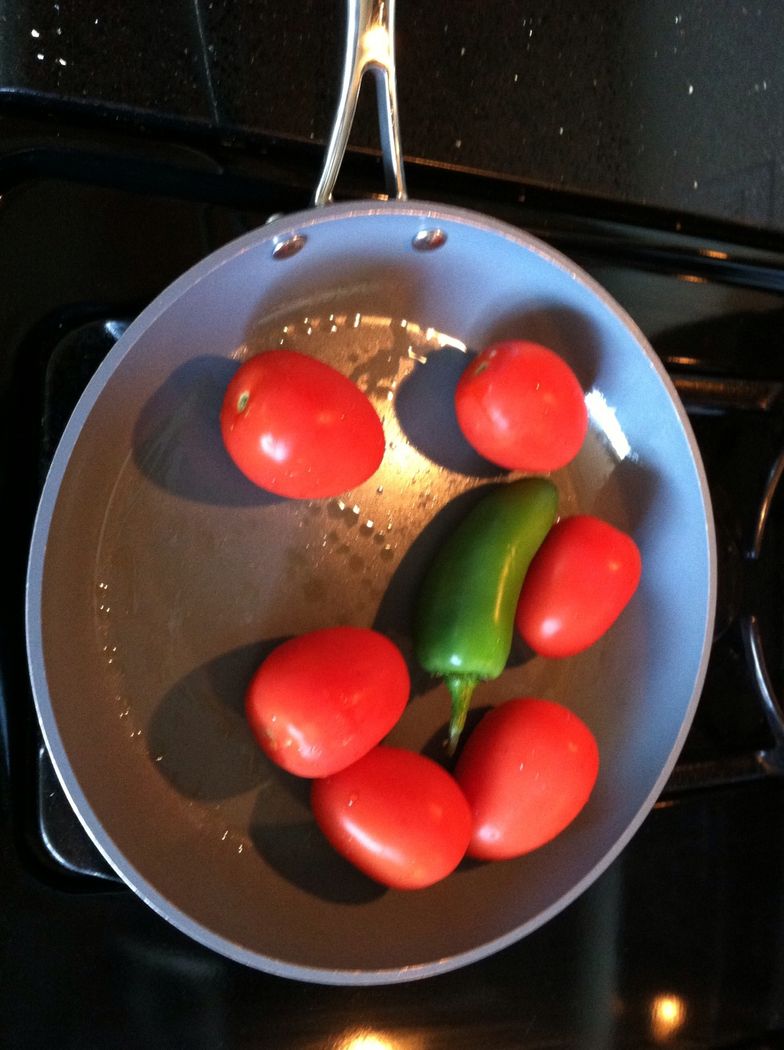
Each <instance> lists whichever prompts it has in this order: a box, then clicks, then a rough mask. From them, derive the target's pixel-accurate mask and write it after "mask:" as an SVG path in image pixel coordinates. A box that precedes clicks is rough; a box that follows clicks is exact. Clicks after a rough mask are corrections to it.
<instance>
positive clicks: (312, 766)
mask: <svg viewBox="0 0 784 1050" xmlns="http://www.w3.org/2000/svg"><path fill="white" fill-rule="evenodd" d="M409 689H410V681H409V675H408V667H407V666H406V662H405V660H404V659H403V656H402V655H401V653H400V650H399V649H398V648H397V646H396V645H395V644H394V643H393V642H391V641H390V640H389V639H388V638H386V637H385V636H384V635H382V634H379V633H378V632H377V631H373V630H371V629H370V628H368V627H326V628H323V629H321V630H317V631H311V632H310V633H308V634H302V635H299V636H297V637H295V638H290V639H288V640H287V641H285V642H282V643H281V644H280V645H278V646H277V647H276V648H275V649H273V650H272V652H271V653H270V654H269V656H268V657H267V658H266V659H265V660H264V661H263V662H262V664H261V666H260V667H259V669H258V670H257V671H256V673H255V675H254V676H253V678H252V680H251V683H250V685H249V687H248V690H247V693H246V697H245V713H246V715H247V719H248V723H249V724H250V728H251V730H252V731H253V735H254V736H255V737H256V740H257V741H258V744H259V746H260V747H261V749H262V751H263V752H264V753H265V754H266V755H267V756H268V757H269V758H270V759H272V761H273V762H275V763H276V764H277V765H279V766H282V768H283V769H285V770H288V772H289V773H295V774H296V775H297V776H301V777H326V776H329V775H330V774H332V773H337V772H338V771H339V770H341V769H344V768H345V767H346V766H349V765H351V763H352V762H356V761H357V759H358V758H361V757H362V755H364V754H366V752H368V751H369V750H370V749H371V748H372V747H375V746H376V744H378V743H379V741H380V740H382V739H383V737H385V736H386V734H387V733H388V732H389V731H390V729H392V727H393V726H394V725H395V723H396V722H397V721H398V719H399V718H400V716H401V714H402V713H403V710H404V708H405V706H406V703H407V701H408V694H409Z"/></svg>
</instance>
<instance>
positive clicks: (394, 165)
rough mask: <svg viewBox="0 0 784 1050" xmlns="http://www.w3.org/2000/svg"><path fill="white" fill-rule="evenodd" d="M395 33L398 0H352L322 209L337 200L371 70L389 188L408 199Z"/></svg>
mask: <svg viewBox="0 0 784 1050" xmlns="http://www.w3.org/2000/svg"><path fill="white" fill-rule="evenodd" d="M394 34H395V0H348V2H347V26H346V57H345V61H344V65H343V81H342V84H341V87H340V96H339V99H338V105H337V110H336V112H335V120H334V123H333V125H332V134H331V135H330V140H329V145H328V146H327V153H326V156H325V158H324V167H323V170H322V172H321V178H320V179H319V183H318V186H317V187H316V192H315V194H314V196H313V204H314V206H315V207H317V208H320V207H322V206H323V205H325V204H329V202H330V201H331V200H332V191H333V189H334V188H335V182H336V181H337V177H338V172H339V171H340V165H341V164H342V163H343V157H344V156H345V153H346V147H347V146H348V139H349V134H350V133H351V125H352V124H353V122H354V114H355V113H356V109H357V99H358V98H359V89H360V87H361V85H362V80H363V78H364V76H365V73H367V72H368V71H370V72H372V73H373V75H374V76H375V79H376V91H377V95H378V121H379V128H380V130H381V152H382V156H383V160H384V171H385V174H386V179H387V186H388V188H389V190H390V193H391V194H392V195H394V196H395V197H397V199H398V200H405V199H406V197H407V194H406V180H405V173H404V171H403V150H402V146H401V142H400V122H399V119H398V108H397V78H396V74H395V46H394Z"/></svg>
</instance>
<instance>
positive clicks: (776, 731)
mask: <svg viewBox="0 0 784 1050" xmlns="http://www.w3.org/2000/svg"><path fill="white" fill-rule="evenodd" d="M782 477H784V452H782V453H781V454H780V455H779V457H778V459H777V460H776V461H775V463H774V464H773V467H772V469H771V471H770V474H769V475H768V480H767V484H766V485H765V492H764V494H763V497H762V502H761V503H760V508H759V513H758V515H757V522H756V526H755V529H754V539H753V542H752V546H751V549H750V551H749V552H748V557H749V558H750V559H751V560H752V561H757V560H758V559H759V557H760V555H761V553H762V544H763V540H764V538H765V529H766V527H767V524H768V518H769V517H770V509H771V505H772V503H773V499H774V497H775V495H776V491H777V489H778V486H779V483H780V481H781V479H782ZM742 626H743V634H744V638H745V641H746V646H747V649H748V652H749V655H750V657H751V664H752V667H753V669H754V677H755V679H756V682H757V687H758V689H759V692H760V696H761V697H762V702H763V709H764V711H765V717H766V719H767V721H768V725H769V726H770V730H771V732H772V733H773V737H774V740H775V742H776V748H775V756H773V755H771V756H770V757H771V758H772V759H774V762H775V765H776V766H777V771H778V772H782V773H784V708H782V704H781V700H780V699H779V698H778V696H777V695H776V691H775V689H774V686H773V680H772V679H771V676H770V672H769V671H768V665H767V661H766V660H765V653H764V649H763V645H762V634H761V632H760V626H759V618H758V617H757V616H756V614H754V613H751V614H749V615H748V616H746V617H745V618H744V620H743V624H742Z"/></svg>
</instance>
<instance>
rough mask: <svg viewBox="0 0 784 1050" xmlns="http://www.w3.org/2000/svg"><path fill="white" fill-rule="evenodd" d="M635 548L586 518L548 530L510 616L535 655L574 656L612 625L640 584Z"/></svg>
mask: <svg viewBox="0 0 784 1050" xmlns="http://www.w3.org/2000/svg"><path fill="white" fill-rule="evenodd" d="M641 571H642V560H641V558H640V552H639V549H638V548H637V544H636V543H635V542H634V540H633V539H632V538H631V536H629V535H627V533H625V532H622V531H621V530H620V529H617V528H615V526H614V525H610V524H609V523H608V522H606V521H602V520H601V519H600V518H595V517H592V516H591V515H589V514H577V515H575V516H574V517H571V518H563V519H562V520H561V521H559V522H556V524H555V525H554V526H553V527H552V529H551V530H550V532H549V533H548V535H547V537H546V538H545V541H544V543H543V544H542V546H541V547H540V548H539V550H538V551H537V552H536V555H535V556H534V559H533V561H532V562H531V565H530V567H529V569H528V574H527V575H526V578H525V581H524V583H523V588H522V591H521V592H520V599H519V601H518V604H517V612H516V614H515V624H516V626H517V629H518V631H519V632H520V634H521V636H522V638H523V640H524V641H525V642H526V644H527V645H529V646H530V647H531V649H533V650H534V652H536V653H539V655H540V656H552V657H559V656H573V655H574V654H575V653H579V652H582V651H583V650H584V649H587V648H588V646H590V645H593V643H594V642H595V641H597V640H598V639H599V638H601V636H602V635H603V634H604V633H605V632H606V631H607V630H608V629H609V628H610V627H611V626H612V624H613V623H615V621H616V620H617V618H618V617H619V616H620V614H621V612H622V611H623V609H624V608H625V607H626V605H627V604H628V602H629V600H630V599H631V597H632V595H633V594H634V592H635V590H636V589H637V584H638V583H639V582H640V574H641Z"/></svg>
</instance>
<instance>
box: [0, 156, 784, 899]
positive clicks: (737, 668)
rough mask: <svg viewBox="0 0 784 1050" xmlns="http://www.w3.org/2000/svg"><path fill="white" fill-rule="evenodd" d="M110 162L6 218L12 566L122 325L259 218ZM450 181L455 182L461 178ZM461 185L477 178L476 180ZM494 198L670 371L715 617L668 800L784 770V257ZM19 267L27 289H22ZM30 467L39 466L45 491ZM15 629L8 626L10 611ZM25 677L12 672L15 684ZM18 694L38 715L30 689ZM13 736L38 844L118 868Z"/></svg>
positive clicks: (39, 750)
mask: <svg viewBox="0 0 784 1050" xmlns="http://www.w3.org/2000/svg"><path fill="white" fill-rule="evenodd" d="M103 164H104V166H103V167H102V168H101V169H100V171H101V173H102V182H104V183H111V181H112V179H111V178H110V177H109V176H111V175H112V173H114V175H115V176H116V180H115V185H101V184H97V183H96V182H95V181H91V176H92V175H94V172H95V167H94V160H93V162H92V166H91V163H87V162H86V163H85V166H84V169H83V171H82V178H83V180H84V181H81V182H75V181H65V180H62V179H59V178H57V177H55V174H53V173H52V172H51V171H49V170H47V171H46V172H45V173H44V174H43V175H41V176H38V177H34V178H33V177H30V173H29V171H25V172H24V175H23V177H21V178H20V179H18V181H17V182H15V183H14V184H13V185H11V187H10V189H9V191H8V193H7V194H6V200H5V209H4V212H3V214H2V216H0V218H2V220H3V221H4V222H5V223H6V226H7V227H8V223H9V218H10V220H11V225H10V232H11V236H10V237H8V236H7V237H6V238H5V243H6V245H7V250H6V255H5V259H6V262H5V266H6V268H7V272H2V271H0V278H2V279H3V280H4V281H5V287H6V288H7V289H9V291H10V290H11V289H14V288H16V289H17V290H18V296H17V297H16V298H14V296H12V295H9V296H8V297H7V300H6V303H5V304H4V305H0V314H4V316H1V317H0V321H3V322H4V323H3V329H4V330H7V331H19V332H22V333H23V334H22V336H21V337H20V339H19V341H18V345H17V346H16V358H15V362H14V366H13V368H12V370H11V382H10V384H9V387H8V390H7V391H6V394H7V397H8V403H9V405H10V406H11V419H12V423H13V422H15V423H16V424H18V427H19V429H20V432H22V433H24V434H27V435H28V436H29V438H30V440H29V442H28V444H29V446H30V449H31V450H32V452H31V456H34V457H35V461H34V462H33V460H32V458H27V459H26V458H25V456H24V454H23V452H19V453H18V455H15V456H14V458H12V459H11V458H9V460H8V462H7V463H6V467H7V469H8V470H9V473H10V475H11V476H12V477H13V476H14V474H16V476H17V477H18V479H19V483H20V485H23V484H27V487H28V491H29V507H28V515H27V518H26V521H25V522H24V523H23V524H22V526H21V527H20V529H19V532H18V542H19V549H18V556H19V564H20V566H22V565H23V564H24V560H25V558H26V547H27V544H28V543H29V534H30V527H31V523H32V512H33V509H34V504H35V500H36V498H37V492H38V491H39V490H40V484H41V483H42V482H43V478H44V476H45V471H46V468H47V467H48V464H49V462H50V460H51V457H52V455H53V453H54V450H55V448H56V445H57V441H58V440H59V437H60V434H61V432H62V430H63V427H64V426H65V423H66V421H67V419H68V417H69V414H70V412H71V410H72V408H73V406H74V404H75V403H76V400H77V399H78V397H79V395H80V393H81V392H82V390H83V389H84V386H85V385H86V383H87V382H88V380H89V378H90V376H91V375H92V374H93V372H94V371H95V369H96V368H97V367H98V365H99V364H100V362H101V361H102V360H103V358H104V357H105V355H106V353H107V352H108V351H109V350H110V349H111V347H112V346H113V345H114V343H115V341H116V339H117V338H118V337H119V336H120V335H121V334H122V332H123V331H124V329H125V327H126V326H127V324H128V321H129V319H130V318H131V317H133V316H134V315H135V313H136V312H138V309H139V308H140V307H141V306H142V305H143V304H144V303H145V302H147V301H149V300H150V299H151V298H152V297H153V296H154V295H155V294H156V293H157V292H158V291H159V290H160V289H161V288H162V287H164V286H165V285H166V284H167V283H169V282H170V281H171V280H172V279H173V278H174V277H175V276H177V275H178V274H179V273H180V272H182V271H183V270H185V269H186V268H187V266H188V265H190V264H191V263H193V262H194V261H196V260H197V259H198V258H200V257H202V256H203V255H204V254H206V253H207V252H208V251H210V250H212V249H214V248H216V247H218V246H219V245H220V244H221V243H223V242H225V241H226V240H228V239H230V238H231V237H233V236H235V235H236V234H237V233H239V232H241V231H242V230H244V229H245V228H248V227H252V226H254V225H257V224H258V223H260V222H261V221H263V216H262V215H259V214H253V213H248V212H247V211H246V207H247V184H246V182H244V181H242V180H235V181H234V182H232V180H231V177H229V176H226V179H227V181H225V182H223V181H221V180H220V178H219V177H218V176H217V175H215V176H213V175H211V174H210V175H209V176H208V175H206V174H205V173H204V171H203V170H200V171H199V173H198V176H197V177H196V184H197V191H195V190H194V184H193V182H192V181H191V182H189V181H188V173H187V172H186V171H183V172H182V180H183V181H182V185H183V187H186V188H187V190H186V189H184V190H183V193H182V195H181V196H177V195H176V193H175V191H174V189H173V187H175V186H177V185H178V182H177V179H176V178H174V177H173V176H172V169H171V168H170V167H166V169H165V170H166V186H167V193H168V195H167V196H160V195H158V194H156V193H155V192H153V191H152V190H151V189H150V184H149V183H150V176H149V172H147V170H146V169H145V176H144V179H142V181H141V183H140V184H139V185H138V186H136V187H131V188H128V185H127V184H128V178H129V176H128V167H127V165H126V166H121V165H119V162H118V165H117V166H115V168H112V167H111V165H108V164H107V162H106V161H104V162H103ZM68 165H69V171H70V172H71V173H73V171H74V170H78V165H77V163H76V158H75V157H74V155H70V156H69V158H68ZM204 167H209V166H208V165H206V166H204ZM131 170H132V168H131ZM120 172H122V175H121V174H120ZM1 175H2V170H1V169H0V176H1ZM442 175H443V186H444V187H446V191H445V192H444V193H442V194H441V199H444V200H446V201H449V202H451V203H454V202H455V198H454V196H450V194H449V187H450V185H451V183H450V178H449V174H448V173H442ZM428 177H430V178H432V173H429V175H428ZM211 179H212V181H211ZM454 185H457V186H458V191H459V192H461V193H462V192H463V191H464V189H465V182H464V180H462V181H461V177H456V181H455V183H454ZM472 185H474V187H475V188H477V190H478V191H479V192H481V191H487V186H486V185H485V184H483V183H482V182H481V180H477V181H476V183H474V184H472ZM227 186H228V187H229V189H228V190H227ZM232 186H234V187H235V189H236V191H237V192H236V200H235V202H234V206H232V202H231V187H232ZM430 188H431V191H432V189H433V187H432V186H431V187H430ZM218 190H219V191H218ZM277 190H278V192H277V197H276V192H275V191H276V184H275V183H274V182H272V183H271V182H269V181H267V182H265V183H264V193H263V195H262V196H263V199H264V200H265V203H267V204H269V205H270V206H271V207H272V208H274V206H275V203H274V202H275V200H276V199H277V200H279V201H280V202H281V208H286V207H290V206H291V195H292V190H291V187H290V185H289V183H288V181H286V180H284V181H282V182H280V184H279V185H278V186H277ZM430 196H431V197H438V195H437V194H436V193H433V192H431V193H430ZM213 200H217V203H216V202H211V201H213ZM460 203H467V202H466V201H465V199H464V198H461V199H460ZM468 203H472V204H473V205H474V206H475V207H477V208H478V209H479V210H486V211H488V210H489V211H493V207H492V203H493V202H492V201H491V202H489V205H490V206H489V205H488V200H487V199H479V196H478V195H477V199H475V200H473V201H470V202H468ZM495 211H496V213H497V214H499V215H500V217H503V218H505V219H506V220H507V221H509V220H511V221H517V222H518V223H519V224H520V225H522V226H525V227H526V228H527V229H529V230H531V231H532V232H534V233H537V234H539V235H540V236H542V237H543V238H545V239H548V240H550V241H551V242H552V243H554V244H555V245H556V246H557V247H560V248H562V249H565V250H567V251H568V252H569V254H570V255H572V256H573V257H574V258H575V259H576V261H577V262H579V263H581V264H582V265H584V266H585V268H586V269H587V270H588V271H589V272H592V273H593V274H594V275H595V276H596V277H597V279H598V280H599V281H600V282H601V283H602V284H604V285H605V287H607V288H608V290H609V291H610V292H611V293H612V294H614V295H615V297H616V298H617V299H618V300H619V301H620V302H621V303H622V305H624V306H625V307H626V308H627V309H628V311H629V312H630V313H631V315H632V316H633V317H634V318H635V320H637V321H638V323H639V324H640V326H641V327H642V328H643V330H644V331H646V334H647V335H648V336H649V338H651V341H652V342H653V344H654V346H655V348H656V349H657V350H658V352H659V353H660V355H661V356H662V359H663V360H664V362H665V365H666V367H667V368H668V370H669V371H670V374H671V376H672V378H673V380H674V382H675V384H676V386H677V388H678V390H679V391H680V393H681V396H682V398H683V400H684V403H685V404H686V407H687V410H688V412H689V415H690V418H691V421H692V424H693V426H694V430H695V433H696V436H697V440H698V443H699V446H700V449H701V451H702V455H703V458H704V461H705V465H706V470H707V474H708V478H709V483H710V486H711V493H712V498H713V502H714V508H715V511H716V519H717V534H718V546H719V560H720V571H719V606H718V617H717V629H716V637H715V641H714V645H713V649H712V654H711V661H710V665H709V670H708V676H707V680H706V684H705V689H704V692H703V696H702V699H701V701H700V705H699V708H698V712H697V715H696V718H695V722H694V725H693V728H692V731H691V733H690V735H689V738H688V740H687V743H686V746H685V748H684V751H683V754H682V756H681V760H680V762H679V763H678V766H677V768H676V770H675V773H674V775H673V777H672V779H671V781H670V784H669V785H668V788H667V791H666V792H665V796H664V801H665V802H667V801H669V800H672V798H673V797H675V796H677V795H678V794H679V793H680V792H683V791H686V790H693V789H702V790H707V789H713V788H716V787H717V786H721V785H728V784H736V783H738V782H739V781H743V780H745V779H750V778H751V779H758V778H760V777H764V776H769V775H776V774H778V773H780V772H784V758H782V755H783V754H784V729H782V721H781V708H780V706H779V704H778V701H777V700H776V697H777V695H779V693H780V690H781V688H782V683H783V682H784V644H783V642H784V638H783V637H782V626H783V625H782V612H784V605H783V604H782V600H781V594H782V588H781V578H780V577H781V571H780V569H779V566H781V565H782V564H784V559H783V558H782V554H784V551H782V550H781V546H782V543H783V542H784V536H783V535H782V522H784V517H782V513H781V507H780V506H779V504H780V503H781V499H782V497H781V495H780V493H779V486H778V484H777V482H778V480H779V479H780V477H781V470H780V469H778V473H777V467H778V466H780V464H781V462H782V461H781V460H780V458H779V457H780V454H781V451H782V449H783V448H784V396H783V395H784V357H782V355H781V352H780V347H781V334H782V328H783V327H784V262H782V261H781V259H780V258H779V257H778V256H774V255H773V254H772V253H771V252H764V253H763V252H761V251H758V250H756V249H744V248H737V247H731V246H727V245H721V246H719V247H716V246H715V245H714V246H711V247H710V248H706V247H705V246H704V245H703V243H702V242H696V241H694V240H693V239H689V238H686V237H684V236H681V235H678V234H671V233H666V232H663V231H661V230H658V231H657V230H656V229H653V228H647V229H643V228H641V227H636V226H630V225H621V224H618V223H615V224H614V225H611V224H609V223H608V222H606V221H603V220H602V221H600V220H589V219H585V218H575V217H574V216H572V217H570V216H569V215H568V214H565V213H562V212H558V211H557V210H552V209H551V210H547V211H543V210H541V209H539V210H537V209H535V208H533V207H532V206H531V205H530V204H527V205H526V204H522V203H517V204H516V205H513V204H512V203H510V200H509V197H508V194H507V195H505V196H504V197H503V198H502V199H499V200H498V201H496V207H495ZM62 216H66V220H65V222H64V223H61V222H60V217H62ZM658 218H659V219H660V218H661V217H660V216H659V217H658ZM55 220H57V221H55ZM14 237H16V238H17V241H16V242H15V241H14ZM42 253H44V254H45V256H46V264H45V265H42V264H41V261H40V260H41V256H42ZM33 257H35V259H36V268H35V270H32V261H30V262H28V263H27V268H26V260H32V258H33ZM20 259H21V264H20V263H19V260H20ZM9 260H13V262H9ZM30 272H35V273H36V275H37V282H38V283H37V285H36V287H35V289H34V290H33V291H32V292H31V289H30V284H29V280H28V278H29V273H30ZM15 279H16V283H14V282H15ZM31 392H32V393H31ZM14 413H16V414H14ZM6 456H7V453H6ZM30 476H35V477H37V478H38V489H37V490H34V489H35V487H34V486H30V484H29V478H30ZM25 478H26V479H27V481H26V482H25V481H24V480H23V479H25ZM763 526H764V528H763ZM21 575H22V573H21V570H20V578H19V582H21ZM16 630H17V637H18V630H19V628H18V624H17V628H16ZM24 678H25V673H24V669H23V668H21V667H17V675H16V681H17V682H18V683H21V682H22V681H23V679H24ZM19 688H20V689H21V688H22V687H21V686H20V687H19ZM25 703H26V706H27V708H28V715H29V716H31V715H32V702H31V701H30V700H29V694H28V698H27V700H26V701H25ZM22 739H23V740H24V741H25V742H24V743H23V744H21V745H19V746H18V743H17V744H14V745H13V749H14V751H15V752H21V755H20V754H19V753H16V754H15V755H14V762H15V764H16V766H17V767H19V766H21V767H22V769H23V773H22V779H23V780H24V781H25V782H28V783H32V784H33V785H34V799H35V804H34V805H33V806H31V807H25V813H26V815H27V816H26V824H27V838H28V841H29V843H30V844H31V845H32V847H33V850H34V853H35V855H36V856H37V857H38V858H39V860H41V861H43V862H44V863H45V865H46V866H47V868H48V869H49V870H50V872H53V873H55V874H56V875H58V876H62V877H64V878H71V879H72V880H73V879H77V880H85V879H86V880H88V882H89V883H90V884H91V885H96V884H99V882H98V880H102V879H103V880H106V879H112V878H114V876H113V875H112V873H111V872H110V871H109V869H108V868H107V866H106V865H105V863H104V862H103V860H102V859H101V857H100V856H99V855H98V853H97V852H96V850H95V849H94V847H93V846H92V844H91V842H90V840H89V839H88V838H87V836H86V834H85V833H84V832H83V831H82V829H81V826H80V825H79V823H78V821H77V819H76V818H75V816H74V814H73V812H72V810H71V808H70V805H69V803H68V802H67V800H66V799H65V797H64V795H63V794H62V791H61V789H60V787H59V784H58V782H57V779H56V776H55V774H54V771H53V769H52V766H51V763H50V760H49V758H48V755H47V753H46V750H45V748H44V747H43V744H42V741H41V738H40V736H39V735H38V733H37V730H36V728H35V726H34V722H33V719H32V717H30V718H29V719H28V732H27V733H26V734H23V736H22ZM18 740H19V735H18V734H17V742H18Z"/></svg>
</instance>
